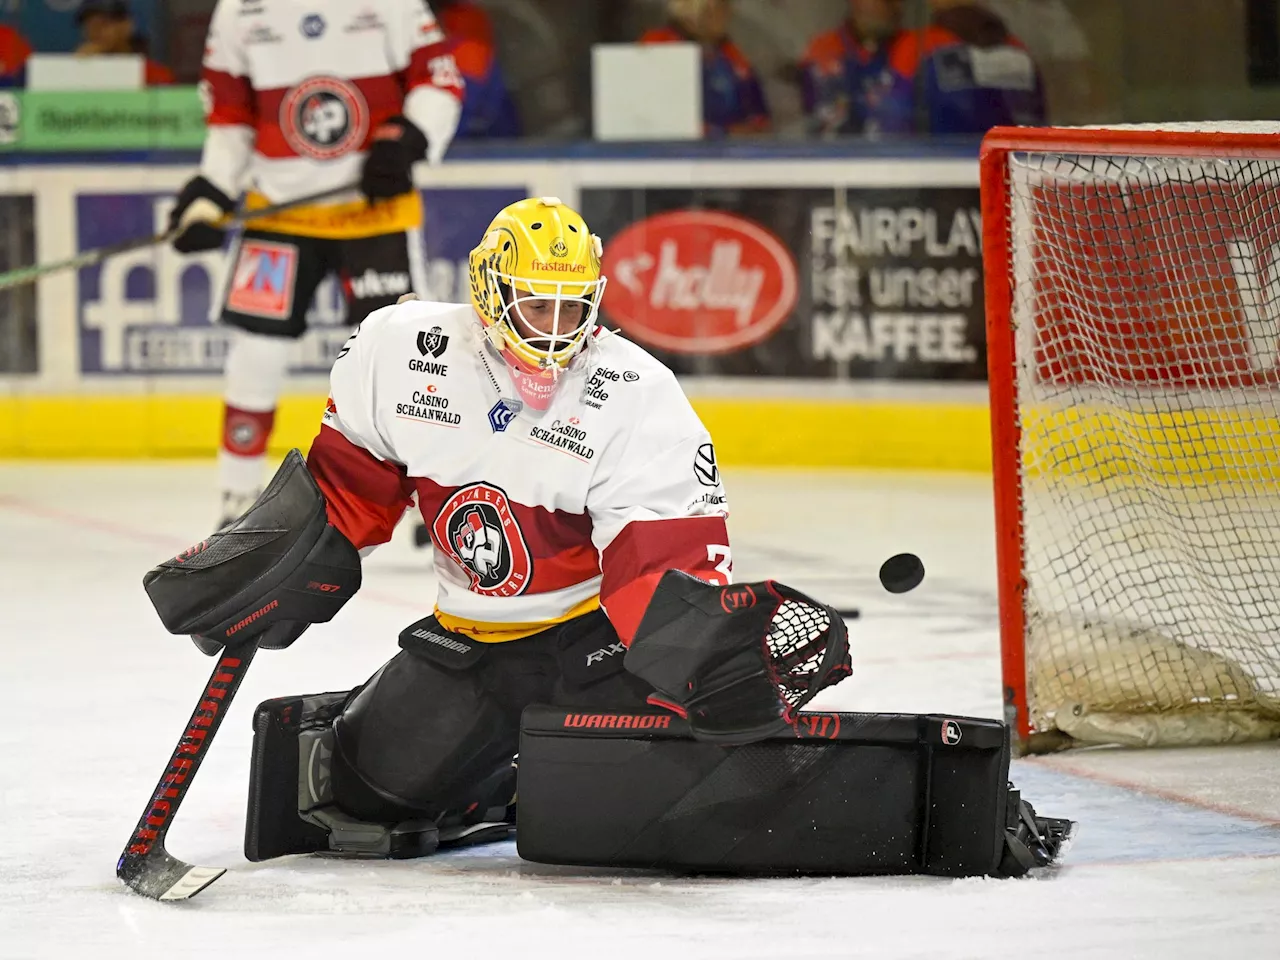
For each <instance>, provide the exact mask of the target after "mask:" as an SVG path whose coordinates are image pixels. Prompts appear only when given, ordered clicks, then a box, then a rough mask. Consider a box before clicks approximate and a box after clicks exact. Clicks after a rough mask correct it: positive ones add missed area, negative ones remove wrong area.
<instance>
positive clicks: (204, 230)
mask: <svg viewBox="0 0 1280 960" xmlns="http://www.w3.org/2000/svg"><path fill="white" fill-rule="evenodd" d="M235 208H236V202H235V201H234V200H232V199H231V198H230V197H228V196H227V195H226V194H225V193H223V192H222V191H221V190H219V189H218V188H217V187H215V186H214V185H213V184H212V183H210V182H209V181H208V180H206V179H205V178H204V177H192V178H191V179H190V180H188V181H187V184H186V186H184V187H183V188H182V190H181V192H180V193H179V194H178V200H177V203H175V204H174V206H173V211H172V212H171V213H170V214H169V229H170V230H171V231H172V230H177V229H179V228H180V227H185V229H184V230H183V231H182V232H181V233H179V234H178V235H177V236H176V237H174V239H173V249H175V250H177V251H178V252H179V253H200V252H201V251H203V250H217V249H218V248H219V247H221V246H222V244H223V242H224V241H225V240H226V239H227V231H226V230H225V229H223V228H222V227H220V226H218V225H217V223H216V221H218V220H220V219H221V218H222V217H223V216H224V215H225V214H228V213H231V212H232V211H233V210H235Z"/></svg>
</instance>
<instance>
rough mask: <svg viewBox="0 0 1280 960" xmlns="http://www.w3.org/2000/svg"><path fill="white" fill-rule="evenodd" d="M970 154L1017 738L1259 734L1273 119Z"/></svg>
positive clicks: (1139, 739)
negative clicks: (978, 210) (977, 176)
mask: <svg viewBox="0 0 1280 960" xmlns="http://www.w3.org/2000/svg"><path fill="white" fill-rule="evenodd" d="M980 166H981V186H982V217H983V256H984V266H985V296H986V310H987V350H988V371H989V376H990V396H991V429H992V450H993V472H994V483H995V497H996V526H997V569H998V576H999V604H1000V630H1001V655H1002V672H1003V678H1004V694H1005V705H1006V712H1007V714H1008V718H1009V720H1010V722H1011V724H1012V725H1013V727H1014V730H1015V733H1016V737H1017V739H1018V741H1019V743H1020V744H1021V746H1022V748H1023V749H1024V750H1032V751H1040V750H1048V749H1057V748H1060V747H1062V746H1070V745H1074V744H1088V743H1122V744H1130V745H1141V744H1148V745H1154V744H1192V743H1221V742H1234V741H1242V740H1253V739H1261V738H1266V737H1274V736H1280V439H1278V438H1280V124H1218V125H1190V124H1173V125H1164V126H1162V127H1159V128H1154V127H1128V128H1119V127H1117V128H1108V129H1086V128H1071V129H1068V128H996V129H994V130H992V131H991V132H990V133H988V135H987V136H986V138H985V139H984V141H983V146H982V151H981V161H980Z"/></svg>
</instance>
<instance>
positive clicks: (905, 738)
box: [147, 198, 1070, 875]
mask: <svg viewBox="0 0 1280 960" xmlns="http://www.w3.org/2000/svg"><path fill="white" fill-rule="evenodd" d="M600 256H601V247H600V241H599V239H598V238H597V237H595V236H594V235H593V234H592V233H591V231H590V230H589V228H588V227H587V224H586V223H585V222H583V220H582V218H581V217H580V216H579V215H578V214H577V213H575V212H574V211H573V210H571V209H570V208H568V207H567V206H565V205H564V204H563V203H561V202H559V201H558V200H556V199H555V198H535V199H529V200H524V201H521V202H520V203H517V204H514V205H512V206H510V207H508V208H506V209H504V210H503V211H501V212H500V213H499V214H498V215H497V217H496V218H495V219H494V220H493V222H492V224H491V225H490V226H489V228H488V229H487V230H486V231H485V233H484V235H483V237H481V238H480V242H479V244H478V246H477V247H476V249H475V250H474V251H473V252H472V254H471V262H470V270H471V289H472V302H471V303H470V304H466V305H453V304H442V303H426V302H421V301H417V300H408V301H406V302H404V303H400V304H398V305H395V306H391V307H387V308H384V309H382V310H379V311H376V312H374V313H373V314H371V315H370V316H369V317H368V318H367V319H366V320H365V321H364V322H363V323H362V324H361V326H360V328H359V329H358V331H357V332H356V333H355V334H354V335H353V336H352V338H351V340H350V341H349V342H348V343H347V346H346V348H345V349H344V350H343V351H342V355H341V356H340V357H339V359H338V360H337V362H336V363H335V365H334V368H333V372H332V377H331V397H330V401H329V404H328V409H327V410H326V411H325V412H324V415H323V423H322V425H321V427H320V432H319V435H318V436H317V437H316V438H315V441H314V443H313V444H312V447H311V451H310V455H309V458H308V460H307V461H306V463H304V462H303V461H302V459H301V457H300V456H298V455H296V454H295V455H293V456H291V457H290V458H289V459H288V460H287V461H286V463H285V464H284V466H283V467H282V468H281V473H280V474H278V475H277V478H276V480H275V481H273V483H272V484H271V487H270V488H269V489H268V491H267V494H264V497H263V499H262V500H260V501H259V502H258V503H257V504H255V505H254V506H253V507H252V508H251V509H250V510H248V511H247V512H246V513H245V514H244V516H242V517H241V518H239V519H238V520H237V521H236V522H235V523H234V524H232V525H231V526H230V527H229V528H227V529H226V530H224V531H222V532H220V533H219V534H216V535H215V537H214V538H213V540H211V542H210V546H209V547H208V548H207V549H206V550H205V551H203V553H208V554H216V556H217V558H218V559H217V562H216V563H212V564H206V565H205V566H204V567H203V568H201V569H192V562H191V559H190V558H188V559H186V560H182V561H179V560H175V561H171V562H170V563H169V564H168V565H162V567H160V568H157V570H156V571H153V572H152V573H151V574H149V575H148V581H147V583H148V590H149V592H150V594H151V597H152V600H153V602H154V603H155V604H156V607H157V610H158V611H159V612H160V613H161V616H162V618H163V619H164V621H165V623H166V625H167V626H168V627H169V629H170V630H172V631H173V632H175V633H190V634H193V635H196V636H198V637H199V638H200V643H201V645H202V647H204V648H206V649H214V650H216V649H217V648H218V647H219V646H221V645H222V644H238V643H245V642H258V643H263V644H265V645H268V646H273V647H279V646H284V645H287V644H288V643H291V642H292V641H293V640H295V639H297V637H298V636H299V635H300V634H301V633H302V631H303V630H305V629H306V625H307V624H308V623H310V622H317V621H321V620H328V619H329V618H331V617H332V616H333V615H334V614H335V613H336V612H337V608H338V607H340V606H341V604H342V603H343V602H345V599H346V598H348V597H349V596H350V595H351V594H352V593H354V591H355V589H357V588H358V586H359V563H360V557H359V553H360V552H361V551H366V550H368V549H370V548H373V547H375V546H376V545H378V544H381V543H384V542H386V541H387V540H388V539H389V538H390V537H391V535H392V532H393V530H394V529H395V527H396V525H397V523H398V522H399V521H400V519H401V518H402V516H403V515H404V514H405V513H406V512H408V511H409V510H410V508H411V507H413V506H414V505H415V504H416V508H417V511H418V512H419V513H420V515H421V518H422V520H423V522H424V523H425V524H426V526H427V528H428V529H429V530H430V532H431V539H432V546H433V550H434V562H435V573H436V579H437V581H438V593H437V595H436V597H435V599H434V607H435V609H434V612H433V613H432V614H431V615H430V616H426V617H424V618H423V619H421V620H419V621H417V622H415V623H413V624H411V625H410V626H408V627H406V628H405V629H404V630H403V631H402V632H401V634H400V636H399V647H400V650H399V652H398V653H397V654H396V655H395V656H394V657H392V658H391V659H390V660H389V661H388V662H387V663H386V664H385V665H384V666H383V667H382V668H381V669H380V670H378V672H377V673H375V674H374V675H373V676H372V677H370V678H369V679H368V680H367V681H365V682H364V683H363V684H361V685H360V686H358V687H356V688H355V689H353V690H350V691H339V692H333V693H321V694H313V695H303V696H289V697H282V698H279V699H275V700H271V701H268V702H266V703H264V704H262V705H261V706H260V707H259V708H258V712H257V714H256V716H255V720H254V723H255V740H254V756H253V763H252V774H251V784H250V803H249V817H248V827H247V832H246V853H247V855H248V856H249V858H250V859H252V860H262V859H267V858H271V857H276V856H281V855H283V854H288V853H300V852H309V851H325V852H328V853H331V854H340V855H349V856H378V857H405V856H418V855H422V854H426V853H430V852H432V851H433V850H435V849H436V848H437V847H439V846H441V845H456V844H461V843H474V842H478V841H482V840H489V839H494V838H505V837H507V836H509V835H510V834H511V833H512V832H513V830H514V828H515V825H516V823H517V819H518V826H519V831H518V835H517V836H518V845H519V850H520V853H521V854H522V855H523V856H525V857H528V858H530V859H536V860H541V861H548V862H564V863H584V864H608V865H632V864H642V865H649V866H653V865H661V866H670V867H682V868H690V869H707V870H726V871H749V872H777V871H783V872H787V871H820V872H828V873H912V872H924V873H935V874H944V875H969V874H989V875H1009V874H1018V873H1024V872H1026V871H1027V870H1028V869H1030V868H1032V867H1036V866H1043V865H1046V864H1048V863H1050V862H1051V861H1052V860H1053V859H1054V857H1055V856H1056V855H1057V853H1058V850H1059V847H1060V845H1061V842H1062V840H1063V839H1064V838H1065V837H1066V836H1067V835H1068V833H1069V828H1070V824H1068V823H1067V822H1066V821H1053V820H1046V819H1044V818H1040V817H1037V816H1035V814H1034V811H1032V810H1031V808H1030V807H1029V806H1028V805H1027V804H1025V803H1024V802H1022V801H1021V800H1020V798H1019V797H1018V795H1017V793H1016V791H1012V790H1011V788H1010V786H1009V784H1008V780H1007V777H1008V767H1009V742H1008V736H1007V731H1006V730H1005V728H1004V727H1003V725H1002V724H1000V723H997V722H994V721H982V720H971V719H967V718H963V717H943V716H924V717H920V716H906V715H904V716H886V715H867V714H846V713H826V714H822V713H812V712H802V710H801V708H802V707H804V706H805V704H807V703H808V702H809V701H810V700H811V699H812V698H813V697H814V695H815V694H817V693H818V692H819V691H820V690H821V689H823V688H824V687H827V686H829V685H831V684H833V683H836V682H838V681H839V680H840V679H842V678H843V677H845V676H846V675H848V673H849V671H850V657H849V648H848V641H847V635H846V631H845V625H844V623H843V621H842V620H841V618H840V616H839V615H838V614H837V613H836V612H835V611H834V610H833V609H831V608H830V607H829V606H827V605H825V604H823V603H821V602H819V601H817V600H815V599H813V598H811V597H808V596H806V595H805V594H803V593H800V592H799V591H797V590H794V589H792V588H790V587H788V586H786V585H785V584H781V583H777V582H775V581H772V580H765V581H758V582H750V583H742V582H734V581H733V578H732V562H731V556H732V555H731V552H730V546H729V539H728V535H727V529H726V522H725V520H726V517H727V515H728V502H727V499H726V493H725V490H724V486H723V483H722V478H721V475H720V471H719V469H718V467H717V464H716V457H715V451H714V447H713V445H712V440H711V437H710V436H709V435H708V433H707V431H706V429H705V428H704V427H703V425H702V423H701V422H700V421H699V419H698V417H697V416H696V415H695V413H694V412H693V409H692V408H691V406H690V404H689V402H688V400H687V399H686V398H685V396H684V394H683V392H682V390H681V388H680V386H679V385H678V383H677V382H676V380H675V378H674V376H673V375H672V374H671V372H670V371H669V370H667V369H666V368H665V367H663V366H662V365H661V364H660V363H658V362H657V361H656V360H655V359H653V358H652V357H650V356H649V355H648V354H646V353H645V352H644V351H643V350H642V349H640V348H639V347H637V346H635V345H634V344H632V343H630V342H629V341H627V340H626V339H625V338H624V337H622V336H620V335H617V334H612V333H609V332H607V331H605V330H604V329H602V328H601V327H600V326H599V323H598V313H599V308H600V301H601V296H602V294H603V292H604V289H605V285H606V280H605V278H604V277H603V276H602V275H601V267H600ZM300 527H305V528H307V529H308V530H310V531H311V532H310V533H309V534H308V536H307V537H306V538H303V539H302V540H301V541H299V542H301V543H302V544H303V546H296V545H293V543H294V542H293V541H292V540H291V539H290V538H289V537H287V536H285V535H284V534H283V533H280V531H281V530H290V529H296V528H300ZM310 544H315V546H309V545H310ZM304 547H305V549H304ZM196 559H197V560H198V559H199V558H196ZM197 565H198V564H197ZM228 597H233V598H235V600H234V602H232V601H230V600H228V599H227V598H228ZM431 602H432V601H431V598H429V597H425V596H424V598H423V605H424V607H428V606H429V605H430V604H431ZM273 603H274V604H276V605H275V606H273V605H272V604H273ZM246 615H252V616H253V617H254V619H253V620H252V621H251V622H250V623H249V624H248V625H247V626H246V625H245V619H246ZM231 628H234V633H232V632H230V629H231ZM355 633H358V630H356V629H355V628H353V637H352V641H353V642H356V640H357V639H358V640H359V642H363V643H369V642H377V638H371V637H358V638H357V637H356V636H355V635H354V634H355ZM517 754H518V755H519V767H518V774H517V767H516V764H515V762H514V761H515V758H516V756H517ZM517 781H518V784H519V802H518V803H517V802H516V786H517ZM872 785H874V787H872Z"/></svg>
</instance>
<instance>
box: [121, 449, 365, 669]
mask: <svg viewBox="0 0 1280 960" xmlns="http://www.w3.org/2000/svg"><path fill="white" fill-rule="evenodd" d="M142 585H143V586H144V587H145V588H146V591H147V596H149V597H150V598H151V603H152V605H153V606H155V608H156V613H158V614H159V615H160V621H161V622H162V623H163V624H164V625H165V629H167V630H168V631H169V632H170V633H177V634H183V633H185V634H190V635H191V639H192V640H193V641H195V644H196V646H197V647H199V648H200V650H201V651H202V652H204V653H207V654H209V655H210V656H214V655H216V654H217V653H218V651H219V650H221V649H222V648H223V647H224V646H225V647H234V646H236V645H238V644H241V643H246V642H249V641H252V642H253V643H255V644H257V645H258V646H260V647H267V648H269V649H280V648H282V647H287V646H288V645H289V644H291V643H293V641H294V640H296V639H298V637H300V636H301V635H302V632H303V631H304V630H306V629H307V627H309V626H310V625H311V624H313V623H324V622H325V621H328V620H331V619H333V616H334V614H336V613H337V612H338V611H339V610H341V609H342V606H343V604H345V603H346V602H347V601H348V600H349V599H351V597H352V595H353V594H354V593H355V592H356V591H357V590H358V589H360V553H359V551H357V550H356V548H355V547H354V546H352V544H351V541H349V540H348V539H347V538H346V537H344V536H343V535H342V534H341V533H340V532H339V531H338V529H337V528H336V527H334V526H333V525H332V524H331V523H329V522H328V518H327V516H326V511H325V502H324V495H323V494H322V493H321V492H320V488H319V487H318V486H317V485H316V482H315V480H314V478H312V476H311V474H310V472H309V471H308V470H307V464H306V461H304V460H303V459H302V454H300V453H299V452H298V451H297V450H292V451H290V452H289V455H288V456H287V457H285V460H284V463H283V464H281V466H280V469H279V470H277V471H276V475H275V476H274V477H273V478H272V479H271V483H269V484H268V485H267V489H266V490H264V491H263V493H262V496H260V497H259V498H258V499H257V500H256V501H255V502H254V504H253V506H252V507H250V508H249V509H248V511H246V512H245V514H244V515H243V516H241V517H240V518H239V519H238V520H236V521H235V522H234V523H232V524H231V525H230V526H227V527H224V528H223V529H221V530H219V531H218V532H217V533H215V534H213V536H211V537H210V538H209V539H208V540H205V541H203V542H202V543H199V544H197V545H196V546H194V547H192V548H191V549H189V550H187V551H185V552H183V553H180V554H179V555H178V556H176V557H174V558H173V559H172V560H166V561H165V562H164V563H162V564H160V566H158V567H156V568H155V569H153V570H151V571H150V572H148V573H147V575H146V576H145V577H143V578H142Z"/></svg>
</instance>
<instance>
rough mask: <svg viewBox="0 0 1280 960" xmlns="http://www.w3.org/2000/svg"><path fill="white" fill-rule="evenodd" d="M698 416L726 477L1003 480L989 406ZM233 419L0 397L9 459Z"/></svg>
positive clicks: (175, 452) (318, 402) (87, 449)
mask: <svg viewBox="0 0 1280 960" xmlns="http://www.w3.org/2000/svg"><path fill="white" fill-rule="evenodd" d="M324 402H325V398H324V397H323V396H288V397H284V398H282V399H281V401H280V406H279V408H278V411H277V414H276V428H275V431H274V433H273V434H272V438H271V452H272V453H274V454H283V453H284V452H285V451H287V450H288V449H289V448H290V447H299V448H300V449H302V450H303V451H306V450H307V448H308V447H309V446H310V444H311V439H312V438H313V437H314V436H315V434H316V431H317V430H318V429H319V423H320V417H321V415H322V414H323V412H324ZM693 405H694V407H695V409H696V410H697V411H698V414H699V415H700V416H701V417H702V419H703V421H704V422H705V423H706V425H707V427H708V429H709V430H710V431H711V435H712V437H713V438H714V439H715V443H716V453H717V459H718V460H719V462H720V463H721V465H724V466H742V467H748V466H749V467H765V466H777V467H876V468H889V469H906V470H911V469H916V470H972V471H987V470H990V469H991V439H990V421H989V419H988V415H987V407H986V405H985V404H973V403H970V404H959V403H901V402H892V401H879V400H874V401H873V400H865V401H855V400H779V399H772V398H758V399H751V398H742V397H704V398H695V399H694V401H693ZM221 420H222V401H221V400H220V399H219V398H218V397H216V396H204V395H182V394H152V395H141V396H128V397H121V396H93V395H84V396H59V397H45V396H8V397H0V457H31V458H63V457H65V458H122V457H123V458H148V457H208V456H212V455H213V453H214V452H215V451H216V449H217V446H218V441H219V436H220V431H221Z"/></svg>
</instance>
